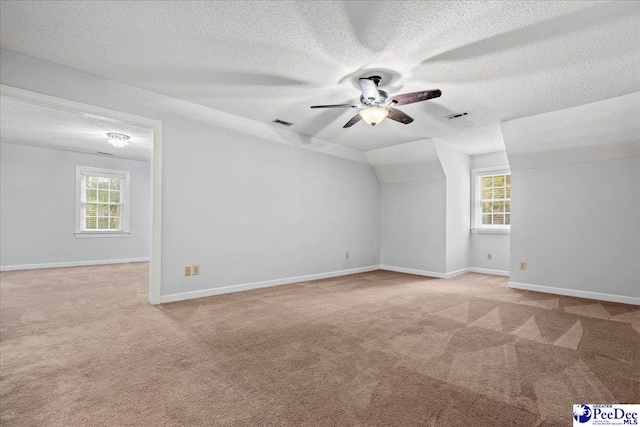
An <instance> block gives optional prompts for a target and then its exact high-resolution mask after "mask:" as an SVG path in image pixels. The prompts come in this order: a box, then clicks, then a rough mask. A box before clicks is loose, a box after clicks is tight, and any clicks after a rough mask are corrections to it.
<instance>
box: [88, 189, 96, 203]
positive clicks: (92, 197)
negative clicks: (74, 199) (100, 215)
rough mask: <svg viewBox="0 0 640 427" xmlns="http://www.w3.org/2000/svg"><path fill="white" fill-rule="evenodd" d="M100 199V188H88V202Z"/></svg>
mask: <svg viewBox="0 0 640 427" xmlns="http://www.w3.org/2000/svg"><path fill="white" fill-rule="evenodd" d="M97 199H98V190H87V202H95V201H96V200H97Z"/></svg>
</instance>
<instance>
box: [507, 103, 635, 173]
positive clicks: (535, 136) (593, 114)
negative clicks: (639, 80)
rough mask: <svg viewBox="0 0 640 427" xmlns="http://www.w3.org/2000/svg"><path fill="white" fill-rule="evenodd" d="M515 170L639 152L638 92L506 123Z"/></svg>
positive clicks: (626, 155)
mask: <svg viewBox="0 0 640 427" xmlns="http://www.w3.org/2000/svg"><path fill="white" fill-rule="evenodd" d="M502 132H503V134H504V141H505V145H506V150H507V154H508V155H509V164H510V165H511V169H528V168H539V167H545V166H554V165H561V164H571V163H579V162H587V161H595V160H605V159H616V158H621V157H631V156H640V92H636V93H631V94H628V95H624V96H619V97H616V98H612V99H606V100H603V101H598V102H594V103H591V104H586V105H580V106H578V107H572V108H567V109H565V110H560V111H554V112H551V113H544V114H539V115H536V116H530V117H524V118H521V119H516V120H510V121H507V122H504V123H502Z"/></svg>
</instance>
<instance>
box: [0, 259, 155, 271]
mask: <svg viewBox="0 0 640 427" xmlns="http://www.w3.org/2000/svg"><path fill="white" fill-rule="evenodd" d="M149 260H150V258H149V257H144V258H125V259H100V260H94V261H71V262H51V263H47V264H23V265H3V266H0V271H16V270H37V269H41V268H60V267H82V266H87V265H104V264H125V263H128V262H146V261H149Z"/></svg>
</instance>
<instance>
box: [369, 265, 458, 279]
mask: <svg viewBox="0 0 640 427" xmlns="http://www.w3.org/2000/svg"><path fill="white" fill-rule="evenodd" d="M380 270H387V271H395V272H396V273H406V274H415V275H416V276H426V277H434V278H436V279H444V278H445V276H446V274H445V273H437V272H435V271H426V270H417V269H415V268H406V267H395V266H393V265H381V266H380Z"/></svg>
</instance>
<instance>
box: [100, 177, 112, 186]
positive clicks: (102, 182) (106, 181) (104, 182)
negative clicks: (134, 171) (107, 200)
mask: <svg viewBox="0 0 640 427" xmlns="http://www.w3.org/2000/svg"><path fill="white" fill-rule="evenodd" d="M109 181H110V179H109V178H104V177H102V176H99V177H98V188H105V189H108V188H109Z"/></svg>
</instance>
